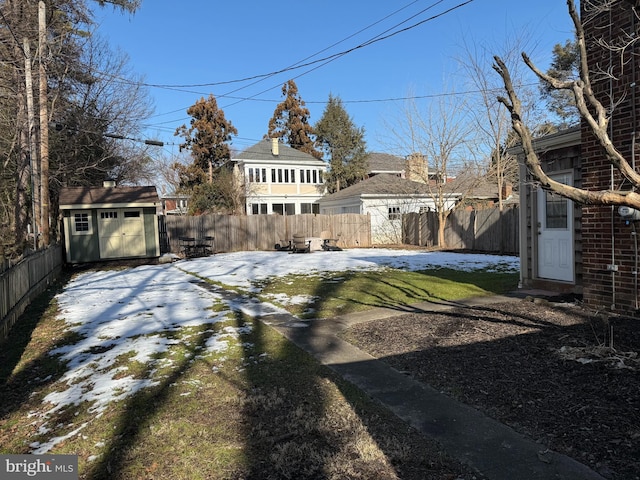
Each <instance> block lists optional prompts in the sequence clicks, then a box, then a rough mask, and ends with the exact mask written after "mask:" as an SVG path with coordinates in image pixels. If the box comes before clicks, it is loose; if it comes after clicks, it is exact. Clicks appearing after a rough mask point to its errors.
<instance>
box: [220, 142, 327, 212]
mask: <svg viewBox="0 0 640 480" xmlns="http://www.w3.org/2000/svg"><path fill="white" fill-rule="evenodd" d="M231 161H232V162H234V163H235V166H234V168H236V171H237V173H238V174H239V175H240V177H241V178H242V180H243V182H244V184H245V186H246V192H247V202H246V212H247V215H264V214H277V215H296V214H301V213H319V212H320V208H319V203H318V201H319V200H320V199H321V198H322V196H323V195H324V194H325V186H324V175H325V172H326V171H327V164H326V163H325V162H324V161H322V160H318V159H317V158H315V157H314V156H312V155H309V154H308V153H304V152H301V151H299V150H295V149H293V148H291V147H289V146H288V145H283V144H281V143H279V142H278V139H276V138H273V139H266V140H262V141H261V142H259V143H257V144H255V145H254V146H252V147H249V148H248V149H246V150H245V151H243V152H241V153H239V154H237V155H235V156H234V158H232V159H231Z"/></svg>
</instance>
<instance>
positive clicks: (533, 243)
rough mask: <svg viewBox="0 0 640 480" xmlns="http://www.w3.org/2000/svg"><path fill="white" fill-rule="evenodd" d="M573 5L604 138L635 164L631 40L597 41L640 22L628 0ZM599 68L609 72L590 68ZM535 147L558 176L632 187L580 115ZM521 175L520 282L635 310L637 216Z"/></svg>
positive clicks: (635, 80) (624, 34)
mask: <svg viewBox="0 0 640 480" xmlns="http://www.w3.org/2000/svg"><path fill="white" fill-rule="evenodd" d="M580 3H581V18H582V19H583V27H584V31H585V37H586V42H587V52H588V55H587V57H588V58H587V62H588V64H589V66H590V68H589V70H590V72H591V81H592V85H593V90H594V93H595V95H596V97H597V98H598V99H599V100H600V101H601V102H602V103H603V105H604V106H605V107H608V108H610V111H611V112H612V116H611V119H610V122H609V132H608V133H609V136H610V138H611V141H612V142H613V144H614V145H615V147H616V148H617V149H618V151H619V152H620V153H621V154H622V155H623V156H624V157H625V158H626V159H628V161H629V163H630V164H631V165H632V166H634V168H635V164H636V158H637V154H638V147H637V146H636V143H637V140H638V138H639V132H638V127H639V125H638V120H639V115H640V111H639V107H640V96H639V95H637V93H636V90H637V88H638V85H639V81H640V69H639V68H638V67H640V63H638V64H636V63H637V62H640V60H638V59H636V55H637V54H636V52H635V51H633V50H634V49H637V48H638V47H637V46H636V45H635V44H632V45H630V46H629V47H628V48H627V49H626V50H625V51H624V52H623V53H622V54H621V53H620V52H611V51H610V50H607V49H604V48H603V47H601V46H600V45H601V43H598V42H602V41H603V40H604V41H606V42H608V43H609V44H612V43H615V42H616V41H618V42H619V41H620V40H622V39H625V40H629V39H630V38H633V37H635V36H637V30H638V26H639V25H640V22H639V21H638V20H637V18H635V14H634V11H633V10H632V4H633V3H635V2H628V1H621V0H620V1H616V2H607V4H608V5H609V8H608V9H603V10H602V11H600V12H598V13H595V12H594V11H593V10H591V11H585V8H586V7H589V8H593V5H594V4H596V5H603V4H604V3H605V2H603V1H596V2H590V3H589V5H587V6H586V7H585V2H580ZM630 32H635V33H630ZM621 55H624V58H621ZM606 70H608V71H609V73H610V75H607V76H604V75H598V74H597V72H598V71H606ZM535 148H536V150H538V153H539V158H540V159H541V161H542V164H543V168H544V169H545V171H546V172H547V173H548V174H550V175H551V176H552V177H553V178H555V179H557V180H560V181H562V182H565V183H572V184H573V185H575V186H577V187H581V188H584V189H585V190H592V191H596V190H597V191H600V190H612V191H630V190H631V189H632V185H631V184H630V183H629V182H628V181H626V180H624V179H623V178H622V176H621V175H620V174H619V173H618V171H617V170H616V169H615V168H613V167H612V166H611V164H610V163H609V161H608V160H607V158H606V157H605V153H604V150H603V149H602V147H601V146H600V145H599V143H598V141H597V140H596V138H595V136H594V134H593V133H592V131H591V128H590V127H589V126H588V125H587V124H586V122H585V121H583V122H582V124H581V126H580V127H579V128H576V129H572V130H568V131H563V132H560V133H558V134H555V135H551V136H547V137H544V138H541V139H538V140H537V143H536V144H535ZM528 180H530V179H529V178H528V177H527V173H526V171H524V169H523V170H521V196H520V199H521V200H520V201H521V212H523V213H524V214H523V215H522V216H521V230H520V231H521V232H522V234H521V238H520V242H521V245H520V255H521V283H522V285H523V286H537V287H542V288H552V289H555V290H557V291H573V292H577V293H582V294H583V298H584V301H585V303H586V304H587V305H588V306H590V307H592V308H596V309H606V310H611V311H617V312H627V313H628V312H637V311H638V309H639V305H640V298H639V292H638V268H639V265H640V263H639V255H638V248H639V247H638V241H637V235H636V233H637V232H636V230H637V228H638V226H639V225H638V223H639V222H636V221H634V220H630V219H629V218H624V217H622V216H621V215H620V214H619V213H618V208H617V207H615V206H593V205H581V206H579V205H574V204H573V203H572V202H571V201H569V200H567V199H563V198H561V197H558V196H557V195H553V194H551V193H548V192H543V191H542V190H540V189H536V188H534V187H532V186H531V183H530V182H529V181H528ZM545 262H546V263H545ZM547 267H548V268H549V269H548V270H547Z"/></svg>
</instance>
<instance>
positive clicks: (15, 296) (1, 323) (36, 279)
mask: <svg viewBox="0 0 640 480" xmlns="http://www.w3.org/2000/svg"><path fill="white" fill-rule="evenodd" d="M62 263H63V257H62V246H61V245H53V246H51V247H49V248H47V249H45V250H40V251H38V252H36V253H34V254H32V255H29V256H28V257H26V258H24V259H23V260H22V261H20V262H19V263H18V264H16V265H14V266H13V267H12V268H10V269H9V270H6V271H4V272H2V274H0V341H2V340H4V339H6V338H7V336H8V335H9V330H10V329H11V327H12V326H13V325H14V324H15V322H16V321H17V320H18V318H19V317H20V315H22V313H23V312H24V310H25V309H26V308H27V306H28V305H29V304H30V303H31V301H32V300H33V299H34V298H35V297H36V296H38V295H39V294H41V293H42V292H44V291H45V289H46V288H47V286H48V285H49V284H51V283H52V282H53V281H55V279H56V278H57V277H58V275H59V274H60V272H61V271H62Z"/></svg>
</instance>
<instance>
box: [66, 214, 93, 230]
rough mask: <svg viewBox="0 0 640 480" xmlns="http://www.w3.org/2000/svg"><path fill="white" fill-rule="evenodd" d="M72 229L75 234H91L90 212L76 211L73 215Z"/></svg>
mask: <svg viewBox="0 0 640 480" xmlns="http://www.w3.org/2000/svg"><path fill="white" fill-rule="evenodd" d="M71 220H72V222H71V230H72V234H73V235H91V234H92V233H93V228H92V225H91V214H90V213H89V212H76V213H73V214H72V216H71Z"/></svg>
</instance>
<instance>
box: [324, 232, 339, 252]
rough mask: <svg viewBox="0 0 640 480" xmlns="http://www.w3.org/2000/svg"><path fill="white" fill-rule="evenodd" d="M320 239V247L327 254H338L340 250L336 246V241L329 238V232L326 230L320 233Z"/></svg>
mask: <svg viewBox="0 0 640 480" xmlns="http://www.w3.org/2000/svg"><path fill="white" fill-rule="evenodd" d="M320 239H321V240H322V244H321V245H320V246H321V247H322V249H323V250H325V251H328V252H339V251H341V250H342V249H341V248H340V247H339V246H338V239H337V238H331V232H330V231H328V230H323V231H322V232H320Z"/></svg>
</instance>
